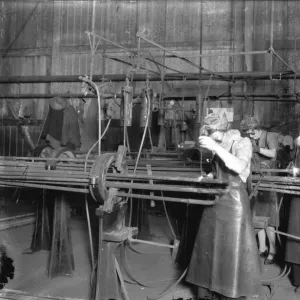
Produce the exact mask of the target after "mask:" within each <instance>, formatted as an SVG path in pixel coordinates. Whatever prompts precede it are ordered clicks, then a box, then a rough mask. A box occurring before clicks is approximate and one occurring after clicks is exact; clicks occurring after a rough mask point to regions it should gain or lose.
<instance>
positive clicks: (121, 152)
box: [115, 145, 127, 172]
mask: <svg viewBox="0 0 300 300" xmlns="http://www.w3.org/2000/svg"><path fill="white" fill-rule="evenodd" d="M126 153H127V147H125V146H123V145H120V146H119V148H118V152H117V158H116V162H115V167H116V168H117V170H118V171H119V172H122V171H123V170H124V167H125V166H124V157H125V156H126Z"/></svg>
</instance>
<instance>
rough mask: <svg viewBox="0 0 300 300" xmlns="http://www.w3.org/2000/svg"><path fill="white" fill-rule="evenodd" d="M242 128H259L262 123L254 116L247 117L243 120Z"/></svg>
mask: <svg viewBox="0 0 300 300" xmlns="http://www.w3.org/2000/svg"><path fill="white" fill-rule="evenodd" d="M240 127H241V130H245V131H246V130H249V129H258V128H260V125H259V123H258V121H257V120H256V119H255V118H254V117H246V118H244V119H243V120H242V121H241V125H240Z"/></svg>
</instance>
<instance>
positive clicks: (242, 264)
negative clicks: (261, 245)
mask: <svg viewBox="0 0 300 300" xmlns="http://www.w3.org/2000/svg"><path fill="white" fill-rule="evenodd" d="M214 164H215V167H216V174H217V179H221V180H226V181H227V180H228V181H229V182H231V184H232V187H231V189H230V191H229V192H227V193H224V194H222V195H221V196H220V199H219V200H218V202H217V203H216V204H215V205H214V206H211V207H205V208H204V212H203V215H202V219H201V222H200V226H199V229H198V233H197V237H196V240H195V245H194V249H193V253H192V258H191V261H190V265H189V269H188V273H187V278H186V280H187V281H188V282H190V283H192V284H195V285H197V286H201V287H204V288H207V289H209V290H210V291H213V292H216V293H219V294H222V295H224V296H226V297H230V298H238V297H242V296H252V295H256V294H260V292H261V262H260V257H259V254H258V249H257V244H256V240H255V235H254V229H253V222H252V217H251V211H250V205H249V200H248V195H247V192H246V185H245V184H244V183H243V182H242V181H241V179H240V177H239V176H238V175H237V174H235V173H233V172H232V171H231V170H229V169H228V168H227V167H226V166H225V164H224V163H223V162H222V161H221V160H220V159H219V158H218V157H215V159H214Z"/></svg>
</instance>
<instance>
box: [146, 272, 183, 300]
mask: <svg viewBox="0 0 300 300" xmlns="http://www.w3.org/2000/svg"><path fill="white" fill-rule="evenodd" d="M187 270H188V268H186V269H185V270H184V272H183V273H182V275H181V276H180V277H179V278H178V280H177V281H176V282H175V283H174V284H173V285H171V286H170V287H169V288H168V289H167V290H166V291H165V292H163V293H161V294H159V295H157V296H154V297H147V299H148V300H157V299H160V298H162V297H164V296H166V295H167V294H168V293H169V292H170V291H171V290H172V289H173V288H174V287H175V286H176V285H177V284H178V283H179V282H180V281H181V280H182V279H183V277H184V276H185V274H186V273H187Z"/></svg>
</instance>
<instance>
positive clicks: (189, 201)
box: [116, 192, 215, 205]
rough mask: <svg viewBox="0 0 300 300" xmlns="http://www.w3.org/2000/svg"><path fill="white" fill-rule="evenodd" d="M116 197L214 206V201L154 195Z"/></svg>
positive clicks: (118, 194) (130, 194) (124, 194)
mask: <svg viewBox="0 0 300 300" xmlns="http://www.w3.org/2000/svg"><path fill="white" fill-rule="evenodd" d="M116 196H119V197H132V198H138V199H147V200H153V201H168V202H177V203H187V204H198V205H214V204H215V201H214V200H195V199H186V198H185V199H182V198H172V197H165V196H163V197H161V196H152V195H141V194H133V193H121V192H118V193H117V194H116Z"/></svg>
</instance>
